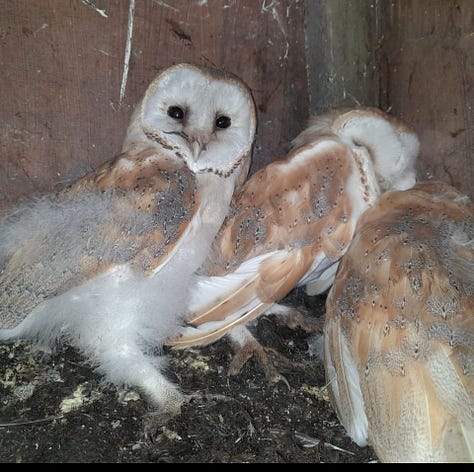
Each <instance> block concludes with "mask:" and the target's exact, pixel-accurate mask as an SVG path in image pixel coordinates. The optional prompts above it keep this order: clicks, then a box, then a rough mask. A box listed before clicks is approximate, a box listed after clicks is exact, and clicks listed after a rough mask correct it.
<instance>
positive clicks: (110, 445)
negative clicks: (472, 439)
mask: <svg viewBox="0 0 474 472" xmlns="http://www.w3.org/2000/svg"><path fill="white" fill-rule="evenodd" d="M286 301H287V302H289V303H291V304H293V305H295V306H298V305H304V306H306V308H307V309H308V310H309V311H310V312H311V313H312V314H313V315H314V316H322V313H323V306H324V297H306V296H305V295H304V293H303V291H302V290H296V291H294V292H292V294H290V295H289V297H287V300H286ZM253 331H254V333H255V335H256V337H257V338H258V339H259V340H260V341H261V342H262V344H264V345H265V346H269V347H273V348H275V349H276V350H278V351H279V352H280V353H282V354H283V355H285V356H286V357H287V358H289V359H290V360H291V361H292V366H291V368H288V367H286V368H283V367H279V368H278V369H279V372H280V373H281V374H282V375H283V376H284V377H285V378H286V380H287V381H288V384H289V387H288V385H286V384H285V383H284V382H282V381H280V382H278V383H276V384H275V383H270V382H268V381H267V380H266V378H265V376H264V374H263V371H262V369H261V368H260V366H259V364H258V362H257V361H255V360H251V361H250V362H248V363H247V365H246V366H245V367H244V369H243V370H242V372H241V373H240V374H239V375H236V376H231V377H229V376H228V375H227V369H228V367H229V364H230V361H231V359H232V349H231V347H230V345H229V343H228V342H227V341H226V340H225V339H223V340H220V341H218V342H216V343H215V344H213V345H211V346H208V347H206V348H200V349H193V350H187V351H178V352H172V353H170V360H171V363H170V370H169V376H170V378H172V379H174V380H175V382H176V383H178V384H179V385H180V386H181V388H182V389H183V391H184V392H186V393H189V394H196V398H195V399H193V400H192V401H191V402H190V403H189V404H186V405H184V406H183V409H182V414H181V415H180V416H178V417H176V418H173V419H171V420H169V421H168V422H167V423H166V424H164V425H163V424H160V423H157V421H156V417H155V416H154V415H153V410H151V409H150V407H149V405H147V403H146V402H145V401H144V400H143V399H142V398H141V397H140V395H139V394H138V392H136V391H133V390H125V391H117V389H115V388H114V387H109V386H106V385H103V384H102V383H101V378H100V376H98V375H97V374H96V373H95V372H94V370H93V368H91V367H90V366H88V365H86V364H85V363H84V361H83V359H82V357H81V355H80V354H79V353H78V352H77V351H75V350H74V349H72V348H69V347H64V348H61V349H58V351H57V352H55V353H54V354H51V355H50V356H48V358H47V359H45V358H44V354H42V355H41V356H40V355H38V353H36V354H35V353H34V351H33V350H32V349H31V347H30V346H28V344H24V343H15V344H10V345H0V423H1V424H0V462H8V463H11V462H206V463H209V462H253V463H255V462H285V463H293V462H373V461H376V457H375V455H374V453H373V451H372V450H371V449H370V448H359V447H358V446H357V445H356V444H354V443H353V442H352V441H351V440H350V439H349V438H348V437H347V435H346V434H345V432H344V429H343V428H342V427H341V425H340V424H339V421H338V419H337V417H336V415H335V413H334V411H333V409H332V407H331V405H330V403H329V400H328V397H327V393H326V390H325V389H324V384H325V380H324V370H323V367H322V365H321V362H320V361H319V360H318V357H317V356H316V355H315V354H314V352H313V350H314V349H313V347H312V346H313V343H311V342H308V340H309V339H311V337H308V334H307V333H305V332H303V331H301V330H299V329H296V330H291V329H289V328H288V327H286V326H284V325H281V324H279V323H278V322H277V321H276V317H273V316H268V317H261V318H260V319H259V320H258V323H257V324H256V326H255V327H254V328H253Z"/></svg>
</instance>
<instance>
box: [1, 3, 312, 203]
mask: <svg viewBox="0 0 474 472" xmlns="http://www.w3.org/2000/svg"><path fill="white" fill-rule="evenodd" d="M133 5H134V9H133V11H131V9H130V6H133ZM0 12H1V13H0V61H1V69H0V70H1V72H0V89H1V90H2V106H1V107H0V206H2V205H3V206H5V205H7V204H9V203H10V202H12V201H14V200H16V199H17V198H18V197H20V196H23V195H29V194H32V193H41V192H45V191H49V190H52V189H56V188H60V187H62V186H64V185H66V184H67V183H69V182H70V181H71V180H74V179H76V178H78V177H80V176H81V175H83V174H85V173H86V172H88V171H90V170H91V169H93V168H94V167H96V166H97V165H98V164H100V163H102V162H104V161H106V160H108V159H110V158H112V157H113V156H114V155H115V154H116V153H117V152H119V150H120V148H121V142H122V139H123V136H124V132H125V129H126V126H127V122H128V119H129V117H130V115H131V112H132V108H133V105H134V104H135V103H136V102H137V101H138V100H139V99H140V97H141V95H142V94H143V92H144V91H145V89H146V87H147V85H148V84H149V82H150V81H151V80H152V79H153V77H154V76H155V75H156V74H157V72H158V71H159V70H160V69H161V68H163V67H167V66H169V65H172V64H175V63H179V62H193V63H198V64H205V65H209V66H218V67H223V68H226V69H228V70H229V71H232V72H234V73H235V74H237V75H239V76H240V77H242V78H243V79H244V81H245V82H247V84H248V85H249V86H250V87H251V89H252V90H253V94H254V98H255V101H256V104H257V106H258V120H259V122H258V139H257V142H256V152H255V159H254V164H253V167H252V170H255V169H257V168H259V167H262V166H263V165H264V164H266V163H267V162H270V161H272V160H273V159H275V158H277V157H281V156H282V155H284V153H285V152H286V150H287V146H288V142H289V141H290V140H291V139H292V138H293V137H294V136H295V135H296V134H297V133H298V132H299V131H300V130H301V128H302V126H303V125H304V122H305V121H306V118H307V113H308V95H307V81H306V62H305V53H304V47H305V42H304V28H303V25H304V14H305V2H304V1H298V0H279V1H272V0H258V1H255V0H207V1H206V0H164V1H159V0H136V1H135V2H134V1H133V0H132V1H130V0H93V1H92V0H15V1H11V0H0ZM130 20H133V29H130V28H129V22H130ZM129 31H131V34H130V39H129V40H128V36H127V33H128V32H129ZM127 41H128V43H129V45H130V60H129V66H128V72H127V71H126V70H125V72H124V69H126V61H125V51H126V45H127ZM123 77H125V78H126V82H125V86H124V85H123V83H124V81H125V79H123ZM122 88H123V89H122ZM121 89H122V90H123V91H124V93H123V97H122V100H121Z"/></svg>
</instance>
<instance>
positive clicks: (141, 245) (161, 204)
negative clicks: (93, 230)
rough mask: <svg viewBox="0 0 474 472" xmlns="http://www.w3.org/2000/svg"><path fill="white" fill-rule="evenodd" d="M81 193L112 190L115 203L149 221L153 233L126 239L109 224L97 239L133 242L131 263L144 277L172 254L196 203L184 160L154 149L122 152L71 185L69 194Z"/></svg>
mask: <svg viewBox="0 0 474 472" xmlns="http://www.w3.org/2000/svg"><path fill="white" fill-rule="evenodd" d="M85 189H87V190H91V189H93V190H97V191H100V192H108V191H113V194H114V198H115V199H116V201H117V205H123V204H125V205H130V206H131V208H133V209H134V211H136V212H140V213H144V214H148V215H150V216H151V217H152V225H153V230H152V231H148V232H147V233H146V234H143V235H137V234H132V235H126V234H125V232H124V231H123V228H120V227H110V226H109V227H106V228H104V230H103V235H102V237H103V238H104V240H108V241H110V244H114V242H115V241H117V239H118V238H121V239H122V240H123V243H124V244H132V243H133V244H134V246H135V247H136V251H135V254H134V256H133V259H132V260H131V261H130V262H131V263H132V265H133V266H134V267H135V268H136V269H137V270H141V271H144V272H145V273H148V274H150V273H151V272H152V271H153V269H155V268H156V267H157V266H158V265H159V264H161V263H162V261H163V259H165V258H166V257H167V255H168V254H170V253H171V252H172V251H173V249H174V246H175V245H176V243H177V242H178V241H179V240H180V238H181V237H182V235H183V234H184V232H185V231H186V228H187V225H188V224H189V222H190V221H191V219H192V217H193V216H194V213H195V212H196V209H197V208H198V206H199V203H200V202H199V195H198V192H197V191H196V184H195V176H194V174H193V173H192V172H191V171H190V170H189V168H188V167H187V166H186V165H185V164H184V162H183V161H181V160H178V159H172V158H170V157H165V156H162V155H160V154H158V153H157V151H156V149H153V148H150V149H146V150H142V151H131V152H129V153H124V154H121V155H120V156H118V157H117V158H116V159H115V160H114V161H112V162H110V163H107V164H105V165H103V166H102V167H100V168H99V169H98V171H97V172H94V173H92V174H89V175H87V176H85V177H84V178H83V179H81V180H80V181H79V182H77V183H76V184H74V185H73V187H72V188H71V192H77V191H81V190H85Z"/></svg>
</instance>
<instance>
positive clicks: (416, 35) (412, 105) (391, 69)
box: [380, 0, 474, 198]
mask: <svg viewBox="0 0 474 472" xmlns="http://www.w3.org/2000/svg"><path fill="white" fill-rule="evenodd" d="M381 28H382V30H383V34H384V38H383V47H382V50H381V55H380V67H381V70H382V72H381V76H382V77H383V80H382V82H381V90H380V94H381V99H380V104H381V106H382V107H385V108H387V107H390V109H391V111H392V112H393V113H394V114H396V115H398V116H401V117H403V118H405V119H406V120H407V121H409V122H410V124H412V126H413V127H414V128H415V130H416V131H417V132H418V134H419V136H420V140H421V155H420V159H419V165H418V171H419V176H420V177H421V178H436V179H440V180H443V181H445V182H448V183H450V184H452V185H455V186H456V187H458V188H459V189H461V190H462V191H463V192H466V193H467V194H469V195H470V196H471V197H472V198H474V1H472V0H403V1H398V2H384V9H383V15H382V25H381Z"/></svg>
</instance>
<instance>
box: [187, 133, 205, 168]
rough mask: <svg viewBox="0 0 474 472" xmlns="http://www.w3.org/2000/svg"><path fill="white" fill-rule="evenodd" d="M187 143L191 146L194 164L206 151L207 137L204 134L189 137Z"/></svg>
mask: <svg viewBox="0 0 474 472" xmlns="http://www.w3.org/2000/svg"><path fill="white" fill-rule="evenodd" d="M189 143H190V145H191V151H192V154H193V159H194V162H197V160H198V159H199V156H200V155H201V152H202V151H205V150H206V147H207V144H208V143H209V136H207V135H204V134H196V135H191V136H190V137H189Z"/></svg>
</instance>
